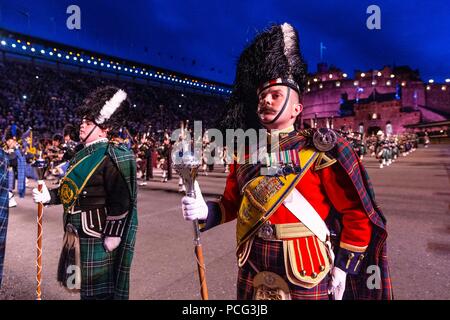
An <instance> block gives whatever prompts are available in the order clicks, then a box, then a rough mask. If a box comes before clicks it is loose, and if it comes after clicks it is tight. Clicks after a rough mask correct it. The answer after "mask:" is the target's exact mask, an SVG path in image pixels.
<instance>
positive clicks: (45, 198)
mask: <svg viewBox="0 0 450 320" xmlns="http://www.w3.org/2000/svg"><path fill="white" fill-rule="evenodd" d="M38 184H39V185H42V191H39V190H38V189H37V188H34V189H33V200H34V202H36V203H39V202H40V203H42V204H46V203H48V202H50V199H51V197H50V192H48V189H47V186H46V185H45V182H44V181H43V180H38Z"/></svg>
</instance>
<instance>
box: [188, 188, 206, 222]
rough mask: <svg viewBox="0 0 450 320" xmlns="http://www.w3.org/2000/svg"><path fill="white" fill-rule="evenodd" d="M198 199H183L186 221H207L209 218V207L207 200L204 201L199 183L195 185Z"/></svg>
mask: <svg viewBox="0 0 450 320" xmlns="http://www.w3.org/2000/svg"><path fill="white" fill-rule="evenodd" d="M194 190H195V196H196V198H191V197H188V196H184V197H183V198H182V199H181V208H182V211H183V217H184V220H186V221H194V220H195V219H199V220H206V218H207V217H208V206H207V205H206V202H205V200H203V195H202V191H201V190H200V186H199V185H198V182H197V181H195V184H194Z"/></svg>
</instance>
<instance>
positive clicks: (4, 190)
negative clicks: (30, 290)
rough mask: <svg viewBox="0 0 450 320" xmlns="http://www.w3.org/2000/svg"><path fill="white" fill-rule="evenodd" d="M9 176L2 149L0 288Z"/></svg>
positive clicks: (0, 175) (0, 155) (0, 157)
mask: <svg viewBox="0 0 450 320" xmlns="http://www.w3.org/2000/svg"><path fill="white" fill-rule="evenodd" d="M8 204H9V196H8V176H7V167H6V158H5V154H4V152H3V150H1V149H0V287H1V285H2V279H3V261H4V259H5V246H6V231H7V228H8V213H9V207H8Z"/></svg>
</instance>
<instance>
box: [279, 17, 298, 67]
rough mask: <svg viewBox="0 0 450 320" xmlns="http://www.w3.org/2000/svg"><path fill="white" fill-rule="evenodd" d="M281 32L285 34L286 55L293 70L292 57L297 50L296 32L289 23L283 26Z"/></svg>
mask: <svg viewBox="0 0 450 320" xmlns="http://www.w3.org/2000/svg"><path fill="white" fill-rule="evenodd" d="M281 31H282V32H283V41H284V55H285V56H286V58H287V59H288V63H289V69H291V66H292V65H293V61H291V57H292V56H293V55H292V53H293V52H292V51H293V50H294V49H295V43H294V39H295V31H294V28H293V27H292V26H291V25H290V24H289V23H287V22H285V23H283V24H282V25H281ZM289 73H290V72H289Z"/></svg>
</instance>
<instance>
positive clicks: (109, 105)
mask: <svg viewBox="0 0 450 320" xmlns="http://www.w3.org/2000/svg"><path fill="white" fill-rule="evenodd" d="M126 98H127V93H126V92H125V91H123V90H122V89H120V90H119V91H117V92H116V93H115V94H114V96H113V97H112V98H111V99H109V100H108V101H106V103H105V105H104V106H103V108H102V110H100V115H99V116H98V117H97V119H96V120H97V124H103V123H104V122H105V121H107V120H108V119H109V118H111V116H112V115H113V113H114V112H116V110H117V108H119V107H120V104H121V103H122V102H123V101H124V100H125V99H126Z"/></svg>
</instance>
